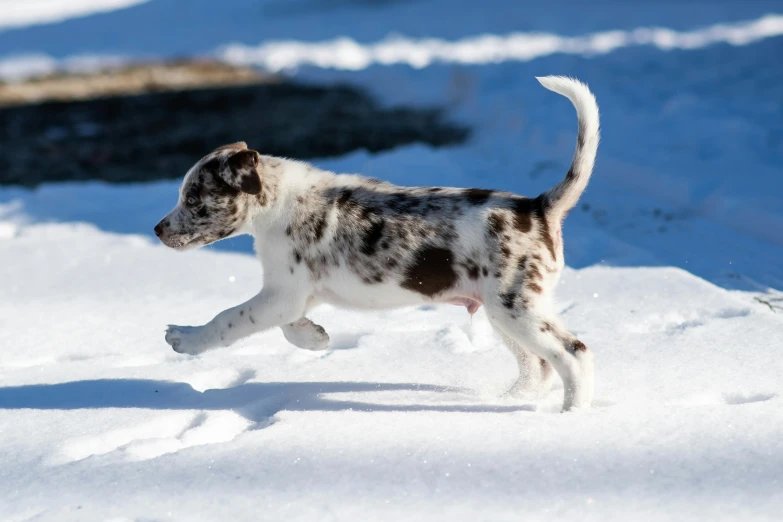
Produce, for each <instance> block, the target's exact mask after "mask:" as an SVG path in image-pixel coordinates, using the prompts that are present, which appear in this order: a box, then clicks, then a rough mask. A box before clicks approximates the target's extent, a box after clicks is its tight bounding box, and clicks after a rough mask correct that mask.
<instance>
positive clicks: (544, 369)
mask: <svg viewBox="0 0 783 522" xmlns="http://www.w3.org/2000/svg"><path fill="white" fill-rule="evenodd" d="M495 330H496V331H499V330H500V329H499V328H495ZM498 333H500V336H501V337H502V339H503V342H504V343H506V346H508V349H509V350H510V351H511V353H512V354H514V357H515V358H516V360H517V366H518V368H519V377H518V378H517V380H516V382H515V383H514V385H513V386H512V387H511V389H509V390H508V391H507V392H506V395H508V396H512V397H518V398H522V399H538V398H540V397H542V396H543V395H545V394H546V393H547V392H548V391H549V389H550V388H551V387H552V381H553V380H554V376H555V370H554V369H553V368H552V365H551V364H549V363H548V362H546V360H545V359H542V358H541V357H538V356H537V355H534V354H533V353H531V352H530V350H527V349H525V348H524V347H523V346H522V345H520V344H519V343H518V342H516V341H514V340H513V339H512V338H510V337H509V336H508V335H505V334H504V333H503V332H502V331H499V332H498Z"/></svg>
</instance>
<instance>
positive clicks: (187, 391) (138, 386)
mask: <svg viewBox="0 0 783 522" xmlns="http://www.w3.org/2000/svg"><path fill="white" fill-rule="evenodd" d="M385 391H410V392H436V393H437V392H440V393H459V392H464V391H465V390H462V389H459V388H450V387H446V386H436V385H431V384H408V383H370V382H270V383H245V384H241V385H239V386H235V387H233V388H226V389H214V390H206V391H204V392H199V391H196V390H194V389H193V388H192V387H191V386H190V385H189V384H186V383H181V382H170V381H156V380H148V379H100V380H86V381H74V382H64V383H58V384H31V385H25V386H13V387H5V388H0V409H5V410H16V409H33V410H76V409H97V408H145V409H151V410H233V411H236V412H237V413H239V414H240V415H242V416H244V417H245V418H247V419H248V420H251V421H252V422H262V421H264V420H265V419H268V418H269V417H271V416H272V415H274V414H275V413H277V412H278V411H282V410H287V411H341V410H352V411H365V412H379V411H400V412H403V411H434V412H455V413H503V412H513V411H535V407H534V406H532V405H525V404H521V405H508V406H493V405H486V406H482V405H447V404H444V405H437V404H374V403H369V402H363V401H347V400H336V399H330V398H328V395H329V394H332V393H357V392H364V393H369V392H385Z"/></svg>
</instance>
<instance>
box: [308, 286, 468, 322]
mask: <svg viewBox="0 0 783 522" xmlns="http://www.w3.org/2000/svg"><path fill="white" fill-rule="evenodd" d="M469 293H472V292H469ZM317 297H318V300H319V301H321V302H324V303H327V304H331V305H333V306H337V307H340V308H349V309H360V310H361V309H364V310H384V309H391V308H401V307H404V306H415V305H419V304H425V303H433V302H435V303H444V304H452V305H456V306H464V307H465V308H466V309H467V311H468V313H469V314H471V315H473V314H474V313H476V311H477V310H478V309H479V308H481V305H482V304H483V303H482V302H481V300H480V299H479V298H478V297H477V296H468V295H464V293H462V292H455V293H451V292H448V293H446V294H445V295H440V296H436V297H434V298H431V297H427V296H425V295H422V294H417V293H416V292H411V291H410V290H405V289H403V288H400V287H399V285H397V284H396V283H390V284H375V285H371V286H368V285H366V284H364V283H362V282H360V281H358V280H356V281H354V280H342V281H339V282H338V281H330V282H328V283H327V284H323V285H321V286H320V288H319V289H318V292H317Z"/></svg>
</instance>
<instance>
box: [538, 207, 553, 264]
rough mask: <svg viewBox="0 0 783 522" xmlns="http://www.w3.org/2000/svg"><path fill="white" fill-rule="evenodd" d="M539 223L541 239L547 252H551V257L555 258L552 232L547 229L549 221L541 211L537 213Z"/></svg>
mask: <svg viewBox="0 0 783 522" xmlns="http://www.w3.org/2000/svg"><path fill="white" fill-rule="evenodd" d="M538 218H539V223H540V225H541V241H543V243H544V245H546V248H547V250H549V253H550V254H552V259H554V260H557V250H556V249H555V242H554V240H553V239H552V232H551V231H550V230H549V222H548V221H547V219H546V216H545V215H544V213H543V211H542V212H541V213H540V214H539V216H538Z"/></svg>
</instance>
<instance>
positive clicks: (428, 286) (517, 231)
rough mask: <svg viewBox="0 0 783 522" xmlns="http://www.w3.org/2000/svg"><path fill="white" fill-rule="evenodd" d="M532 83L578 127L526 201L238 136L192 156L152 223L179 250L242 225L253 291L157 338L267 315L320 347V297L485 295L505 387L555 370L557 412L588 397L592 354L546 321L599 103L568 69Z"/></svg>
mask: <svg viewBox="0 0 783 522" xmlns="http://www.w3.org/2000/svg"><path fill="white" fill-rule="evenodd" d="M538 80H539V82H541V84H542V85H543V86H544V87H546V88H547V89H549V90H552V91H554V92H557V93H559V94H561V95H563V96H565V97H567V98H568V99H569V100H571V102H572V103H573V105H574V107H575V108H576V112H577V116H578V120H579V127H578V135H577V144H576V152H575V154H574V158H573V162H572V163H571V167H570V168H569V170H568V172H567V174H566V175H565V178H564V179H563V180H562V181H561V182H560V183H559V184H558V185H557V186H555V187H554V188H552V189H550V190H549V191H547V192H545V193H543V194H541V195H539V196H538V197H536V198H532V199H531V198H525V197H521V196H517V195H515V194H511V193H508V192H500V191H493V190H486V189H459V188H441V187H432V188H429V187H399V186H396V185H392V184H390V183H385V182H383V181H380V180H377V179H372V178H366V177H361V176H358V175H353V174H339V175H338V174H334V173H331V172H325V171H323V170H319V169H317V168H314V167H312V166H310V165H307V164H305V163H301V162H298V161H291V160H287V159H283V158H276V157H272V156H264V155H261V154H259V153H258V152H256V151H254V150H251V149H248V147H247V145H246V144H245V143H243V142H240V143H234V144H231V145H225V146H222V147H220V148H218V149H215V150H214V151H212V152H211V153H209V154H207V155H206V156H204V157H203V158H202V159H201V160H199V161H198V162H197V163H196V164H195V165H194V166H193V167H192V168H191V169H190V170H189V171H188V173H187V174H186V175H185V180H184V181H183V183H182V186H181V188H180V193H179V201H178V203H177V205H176V207H174V209H173V210H172V211H171V212H170V213H169V214H168V215H167V216H166V217H164V218H163V219H162V220H161V221H160V222H159V223H158V224H157V225H156V226H155V234H156V235H157V236H158V237H159V238H160V240H161V241H162V242H163V243H164V244H165V245H167V246H169V247H171V248H174V249H177V250H185V249H189V248H196V247H200V246H202V245H207V244H209V243H212V242H215V241H218V240H220V239H223V238H226V237H231V236H235V235H239V234H250V235H252V236H253V237H254V239H255V250H256V252H257V254H258V257H259V258H260V260H261V263H262V265H263V269H264V288H263V289H262V290H261V291H260V292H259V293H258V295H256V296H255V297H253V298H252V299H250V300H249V301H247V302H245V303H242V304H240V305H238V306H235V307H233V308H230V309H228V310H225V311H223V312H221V313H219V314H218V315H217V316H216V317H215V318H214V319H213V320H212V321H210V322H209V323H208V324H206V325H204V326H169V328H168V331H167V332H166V342H167V343H168V344H170V345H171V346H172V347H173V348H174V350H175V351H177V352H179V353H187V354H192V355H196V354H200V353H202V352H204V351H206V350H209V349H212V348H217V347H220V346H229V345H231V344H232V343H234V342H236V341H238V340H239V339H242V338H244V337H247V336H249V335H252V334H254V333H256V332H261V331H263V330H266V329H269V328H272V327H278V326H279V327H281V328H282V330H283V333H284V334H285V336H286V338H287V339H288V340H289V341H290V342H291V343H293V344H294V345H296V346H299V347H301V348H305V349H309V350H322V349H325V348H326V347H327V345H328V342H329V337H328V335H327V334H326V332H325V331H324V329H323V328H322V327H321V326H318V325H316V324H314V323H313V322H312V321H310V320H309V319H307V318H306V314H307V312H308V311H309V310H310V309H312V308H313V307H314V306H317V305H318V304H320V303H329V304H332V305H335V306H338V307H345V308H355V309H383V308H392V307H401V306H410V305H416V304H421V303H431V302H435V303H451V304H456V305H461V306H465V307H466V308H467V310H468V312H469V313H471V314H472V313H474V312H475V311H476V310H478V308H479V307H480V306H482V305H484V306H486V309H487V316H488V317H489V320H490V322H491V323H492V326H493V328H494V329H495V330H496V331H497V332H498V334H499V335H500V336H501V337H502V339H503V340H504V342H505V343H506V344H507V346H508V347H509V349H510V350H511V352H512V353H513V354H514V355H515V357H516V360H517V363H518V366H519V379H518V380H517V382H516V383H515V384H514V386H513V388H512V389H511V390H510V393H512V394H514V395H522V396H527V397H536V396H539V395H541V394H542V393H544V392H546V391H547V390H548V389H549V385H550V383H551V379H552V377H553V370H554V371H555V372H557V373H558V375H559V376H560V378H561V379H562V380H563V384H564V400H563V410H566V411H567V410H572V409H581V408H589V406H590V404H591V401H592V396H593V356H592V352H591V351H590V350H589V349H588V348H587V347H586V346H585V345H584V344H583V343H582V342H580V341H579V340H578V339H577V338H576V337H574V336H573V335H572V334H571V333H570V332H569V331H568V330H566V329H565V328H564V327H563V325H562V324H561V322H560V321H559V320H558V318H557V317H556V315H555V312H554V310H553V305H552V294H553V291H554V288H555V285H556V284H557V282H558V280H559V278H560V274H561V272H562V270H563V266H564V259H563V240H562V233H561V224H562V222H563V219H564V217H565V216H566V213H567V212H568V211H569V210H570V209H571V208H573V207H574V205H575V204H576V203H577V200H578V199H579V196H580V195H581V194H582V192H583V191H584V189H585V187H586V185H587V182H588V180H589V178H590V175H591V173H592V170H593V164H594V161H595V156H596V152H597V149H598V141H599V120H598V106H597V104H596V101H595V98H594V96H593V95H592V93H591V92H590V91H589V89H588V88H587V86H585V85H584V84H582V83H580V82H578V81H576V80H573V79H569V78H564V77H555V76H547V77H544V78H538Z"/></svg>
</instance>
